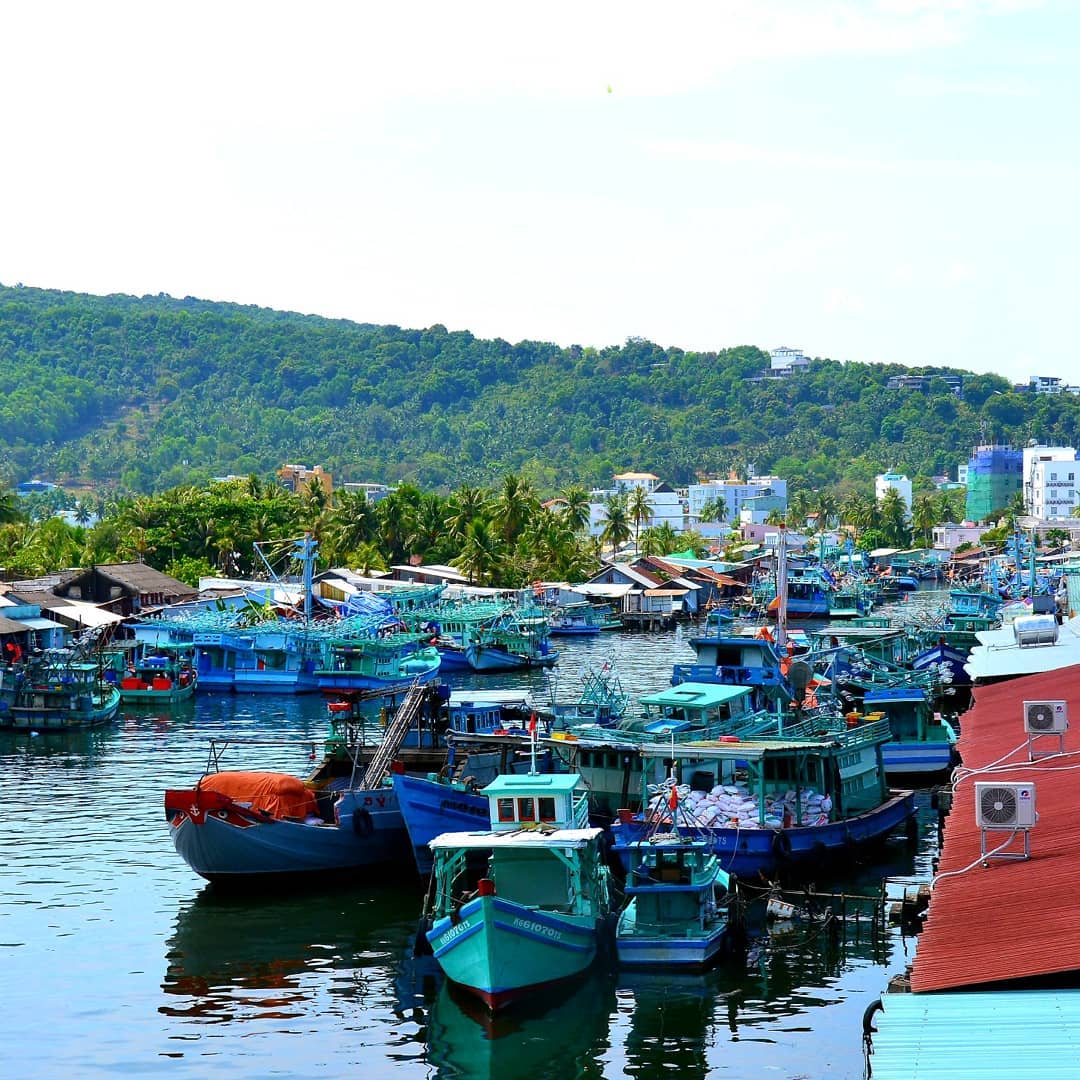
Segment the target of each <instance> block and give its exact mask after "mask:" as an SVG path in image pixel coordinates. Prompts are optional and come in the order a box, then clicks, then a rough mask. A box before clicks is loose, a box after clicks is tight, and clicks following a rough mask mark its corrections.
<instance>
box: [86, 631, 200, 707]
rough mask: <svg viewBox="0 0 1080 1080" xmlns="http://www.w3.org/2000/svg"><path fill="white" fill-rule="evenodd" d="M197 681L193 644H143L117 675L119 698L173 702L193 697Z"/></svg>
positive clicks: (122, 699)
mask: <svg viewBox="0 0 1080 1080" xmlns="http://www.w3.org/2000/svg"><path fill="white" fill-rule="evenodd" d="M108 674H110V673H107V675H106V677H108ZM198 683H199V673H198V672H197V671H196V670H195V649H194V646H192V645H172V644H162V645H155V646H147V647H146V648H145V649H142V650H140V651H138V652H137V654H136V655H135V656H133V657H132V659H131V663H130V665H129V666H128V667H127V669H126V670H125V672H124V674H123V675H122V676H121V677H120V682H119V689H120V700H121V701H124V702H139V703H140V704H151V703H152V704H157V705H175V704H176V703H177V702H178V701H187V700H188V699H189V698H191V697H193V696H194V694H195V688H196V686H198Z"/></svg>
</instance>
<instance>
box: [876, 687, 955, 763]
mask: <svg viewBox="0 0 1080 1080" xmlns="http://www.w3.org/2000/svg"><path fill="white" fill-rule="evenodd" d="M863 709H864V710H865V712H866V715H867V717H873V718H875V719H877V718H884V719H885V720H886V721H887V722H888V724H889V730H890V732H891V734H892V738H891V739H890V740H889V741H888V742H887V743H886V744H885V745H884V746H883V747H882V751H881V756H882V763H883V765H884V767H885V772H886V773H887V774H890V775H894V776H895V775H904V776H906V775H909V774H915V773H917V774H919V775H920V776H927V775H944V774H946V773H948V772H949V771H950V770H951V769H952V768H953V767H954V766H955V765H957V764H958V763H959V760H960V759H959V757H958V755H957V751H956V730H955V729H954V728H953V726H952V724H951V723H950V722H949V720H948V719H947V718H946V717H944V716H942V715H941V714H940V713H935V711H934V709H933V706H932V704H931V701H930V698H929V695H928V694H927V692H926V690H925V689H924V688H923V687H921V686H912V685H907V686H895V687H886V688H882V689H878V690H868V691H867V692H866V693H865V694H864V695H863Z"/></svg>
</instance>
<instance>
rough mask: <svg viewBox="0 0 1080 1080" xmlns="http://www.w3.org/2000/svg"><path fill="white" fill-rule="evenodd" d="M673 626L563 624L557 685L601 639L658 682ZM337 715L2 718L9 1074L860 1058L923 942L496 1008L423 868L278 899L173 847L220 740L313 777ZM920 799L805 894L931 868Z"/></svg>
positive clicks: (758, 958)
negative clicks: (861, 853) (888, 993)
mask: <svg viewBox="0 0 1080 1080" xmlns="http://www.w3.org/2000/svg"><path fill="white" fill-rule="evenodd" d="M917 599H918V600H919V601H921V602H922V603H923V604H924V605H925V606H929V605H930V604H931V602H933V603H936V602H937V598H934V599H933V601H931V598H930V597H929V596H926V597H923V596H921V595H920V597H918V598H917ZM686 636H687V635H686V634H685V633H683V634H678V633H667V634H660V635H620V634H612V635H604V636H603V637H602V638H601V639H600V640H593V641H590V642H580V641H579V642H575V641H573V640H572V639H571V640H569V641H568V642H567V641H565V639H564V642H562V643H560V647H561V648H562V649H563V655H562V659H561V660H560V671H561V675H560V682H561V686H560V695H561V696H564V697H566V696H570V695H571V694H572V692H573V685H574V683H575V682H576V679H577V676H578V673H579V672H580V671H581V670H582V668H583V667H584V666H585V665H586V663H588V662H590V661H592V660H595V659H597V658H603V657H606V656H608V655H613V656H614V659H615V662H616V664H617V667H618V671H619V672H620V675H621V677H622V680H623V683H624V686H625V687H626V688H627V689H628V690H630V691H632V692H634V693H644V692H648V691H652V690H656V689H660V688H662V687H663V686H664V685H665V684H666V680H667V677H668V674H669V673H670V668H671V665H672V663H674V662H677V661H680V660H688V659H691V658H692V656H693V652H692V650H691V649H690V647H689V646H688V645H687V644H686V642H685V637H686ZM502 679H503V681H504V683H505V684H510V685H522V684H524V683H529V684H530V685H532V686H533V688H534V690H536V691H537V692H538V695H539V694H542V693H543V692H544V688H545V686H546V683H545V676H544V675H543V674H537V675H536V676H535V677H532V678H521V677H517V676H514V677H509V676H503V677H502ZM484 685H498V683H497V682H495V681H494V680H493V679H489V681H488V682H487V683H485V684H484ZM326 729H327V724H326V714H325V707H324V705H323V703H322V701H321V699H320V698H318V697H317V696H316V697H303V698H270V697H257V696H230V695H204V696H200V697H198V698H196V700H195V701H194V702H192V703H188V704H187V705H186V706H181V707H180V708H178V709H177V710H176V711H174V712H172V713H168V714H160V715H148V714H146V713H145V712H139V711H135V710H127V711H125V712H124V713H123V715H122V716H121V718H120V719H119V720H118V722H117V723H116V724H115V725H113V726H112V727H109V728H107V729H105V730H102V731H97V732H91V733H87V734H83V735H68V736H53V735H49V736H38V737H33V736H30V735H23V734H19V735H14V734H11V733H0V805H2V806H3V808H4V811H3V816H2V819H0V1001H2V1002H3V1004H4V1023H3V1024H2V1025H0V1061H3V1063H4V1071H5V1073H6V1074H8V1075H12V1076H17V1075H33V1076H60V1075H63V1076H68V1077H71V1076H95V1075H110V1076H112V1075H117V1074H125V1075H128V1076H142V1075H153V1076H168V1075H173V1076H184V1077H188V1076H192V1077H194V1076H198V1077H203V1076H213V1075H228V1076H230V1077H237V1076H243V1077H263V1076H267V1077H269V1076H288V1077H308V1076H311V1077H320V1078H322V1080H325V1078H327V1077H336V1076H345V1075H365V1076H371V1077H383V1076H390V1075H393V1076H394V1077H399V1078H402V1080H408V1078H412V1077H417V1078H418V1077H424V1078H459V1077H460V1078H465V1077H479V1078H486V1077H497V1078H499V1080H515V1078H517V1077H523V1078H524V1077H534V1078H535V1077H551V1078H567V1077H605V1078H607V1077H635V1078H641V1080H649V1078H652V1077H660V1076H666V1075H669V1074H670V1073H671V1072H672V1071H673V1070H677V1072H678V1075H680V1076H681V1077H687V1078H696V1077H705V1076H730V1077H737V1078H745V1077H757V1076H762V1077H779V1078H785V1077H787V1078H795V1077H834V1078H835V1077H840V1078H858V1077H862V1076H863V1075H864V1062H863V1056H862V1046H861V1018H862V1013H863V1010H864V1009H865V1008H866V1006H867V1005H868V1004H869V1002H870V1001H871V1000H872V999H873V998H874V997H876V996H877V994H879V993H880V992H881V991H882V990H883V988H884V986H885V983H886V982H887V980H888V979H889V977H890V976H891V975H893V974H896V973H898V972H901V971H902V970H903V969H904V967H905V965H906V964H907V963H909V962H910V955H909V954H910V952H911V950H912V949H913V948H914V945H913V943H912V941H911V940H910V939H904V938H901V936H900V935H899V932H898V931H894V930H890V931H889V932H888V933H887V934H886V935H885V936H884V937H875V936H874V935H872V934H871V933H870V931H869V928H868V927H866V926H865V925H864V926H861V927H858V928H854V927H849V928H848V932H847V933H846V934H845V935H844V936H843V937H841V938H840V939H839V940H830V939H828V938H827V937H824V936H822V935H821V933H820V932H819V931H817V930H816V929H815V928H814V927H813V926H811V925H808V924H806V925H800V924H795V925H793V926H792V927H791V929H790V930H788V931H787V932H785V933H773V934H771V935H769V934H765V933H764V930H763V932H762V935H761V936H760V937H756V938H755V939H754V941H753V942H752V947H751V951H750V955H749V956H748V958H747V962H746V964H745V966H742V967H739V968H738V970H717V971H714V972H711V973H708V974H706V975H701V976H693V977H689V976H680V977H671V976H665V977H663V978H658V977H655V976H629V975H625V974H622V973H620V974H617V975H615V974H608V973H602V972H598V973H597V974H595V975H594V976H592V977H591V978H590V979H589V980H588V981H586V982H584V983H581V984H580V985H577V986H575V987H573V988H571V989H570V990H566V991H562V992H560V993H558V994H555V995H554V996H551V995H549V996H546V997H544V998H541V999H538V1000H537V1001H536V1002H535V1003H534V1005H533V1006H532V1007H530V1008H529V1009H526V1010H519V1011H517V1012H514V1013H512V1014H511V1015H509V1016H507V1017H500V1018H499V1019H498V1020H497V1022H495V1023H494V1024H493V1023H491V1022H490V1021H489V1020H487V1019H486V1018H485V1017H484V1016H483V1015H482V1014H478V1013H477V1011H476V1010H475V1009H474V1008H473V1006H472V1005H471V1004H470V1003H469V1002H468V1001H461V1000H459V998H458V996H457V995H456V994H455V993H453V992H452V991H451V989H450V987H449V986H448V985H446V984H445V982H444V981H443V980H442V979H441V978H440V977H439V975H438V972H437V968H436V967H435V966H434V964H433V962H432V961H431V960H430V958H428V959H414V958H413V957H412V955H411V954H412V944H413V940H414V936H415V932H416V925H417V918H418V915H419V912H420V907H421V901H422V896H421V894H422V887H421V885H420V883H419V882H417V881H412V880H409V879H408V878H405V879H400V878H399V879H387V880H377V879H373V880H372V881H370V882H367V883H365V884H364V885H358V886H350V887H343V888H342V887H339V888H336V889H333V890H327V891H319V892H305V893H302V894H293V895H286V896H278V895H271V894H267V895H256V896H250V895H248V896H243V897H235V896H228V895H221V894H220V893H217V892H216V891H215V890H214V889H213V888H211V887H210V886H207V885H206V884H205V883H204V882H203V881H202V880H201V879H200V878H198V877H197V876H196V875H195V874H193V873H192V872H191V871H190V870H189V869H188V867H187V866H186V865H185V864H184V863H183V862H182V861H181V860H180V858H179V857H178V856H177V855H176V853H175V851H174V850H173V847H172V844H171V842H170V840H169V837H168V829H167V826H166V822H165V818H164V812H163V808H162V795H163V792H164V789H165V788H166V787H178V786H185V785H187V784H189V783H190V782H192V781H193V780H194V779H195V778H196V777H197V776H198V775H199V773H200V772H201V771H202V769H203V766H204V764H205V762H206V756H207V748H208V743H209V740H210V739H211V738H212V737H218V736H224V735H231V736H240V737H247V738H256V737H257V738H265V739H271V738H274V737H284V738H287V739H289V740H291V741H292V745H290V746H288V747H279V748H271V747H261V748H259V749H258V750H257V751H245V753H244V754H243V755H242V756H241V755H238V756H237V757H236V758H235V759H233V761H232V764H233V766H234V767H240V766H241V765H252V764H254V765H256V766H265V767H273V768H280V769H282V770H286V771H291V772H296V773H303V772H304V771H306V770H307V769H308V768H309V767H310V765H311V756H312V754H313V753H316V754H317V753H318V752H319V749H320V747H321V741H322V738H323V736H324V735H325V733H326ZM301 740H310V743H309V744H307V745H299V743H300V741H301ZM226 760H227V761H228V759H226ZM921 806H922V809H921V812H920V829H919V839H918V841H917V843H916V844H914V845H911V844H909V843H908V842H907V841H905V839H904V838H903V837H897V838H896V839H895V840H893V841H890V842H889V844H888V846H887V847H886V849H885V850H884V852H883V853H882V856H881V859H880V861H878V862H875V863H873V864H869V865H866V866H861V867H853V868H852V871H851V875H850V876H849V877H848V878H846V879H844V880H839V881H835V882H819V883H818V887H819V888H822V889H824V888H826V887H835V888H837V889H845V890H846V891H848V892H859V893H876V892H877V890H878V887H879V883H880V880H881V878H882V877H883V876H885V875H904V876H922V877H928V876H929V869H930V860H931V859H932V857H933V855H934V853H935V851H936V840H937V833H936V820H935V819H933V817H932V815H931V812H930V810H929V797H928V796H926V797H923V798H922V799H921Z"/></svg>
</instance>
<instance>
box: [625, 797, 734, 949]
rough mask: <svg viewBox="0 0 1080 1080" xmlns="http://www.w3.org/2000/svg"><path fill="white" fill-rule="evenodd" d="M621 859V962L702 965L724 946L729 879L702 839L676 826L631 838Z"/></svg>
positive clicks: (728, 940)
mask: <svg viewBox="0 0 1080 1080" xmlns="http://www.w3.org/2000/svg"><path fill="white" fill-rule="evenodd" d="M673 790H674V789H673ZM674 799H675V801H676V802H677V796H674ZM673 810H675V807H673ZM626 859H627V862H628V864H629V869H628V870H627V873H626V884H625V886H624V892H625V894H626V905H625V906H624V908H623V910H622V912H621V913H620V915H619V921H618V924H617V926H616V928H615V952H616V956H617V957H618V961H619V964H620V965H621V966H623V967H649V968H654V969H655V968H676V969H685V968H705V967H707V966H709V965H710V964H711V963H713V962H714V961H715V960H716V959H717V957H719V956H720V954H721V952H722V951H723V949H724V946H725V944H727V945H728V946H729V948H730V946H731V944H732V942H733V940H734V937H735V929H734V927H732V926H731V925H730V923H729V911H730V907H731V903H732V900H733V897H734V881H733V879H732V878H731V877H730V876H729V875H728V874H727V873H726V872H725V871H724V870H722V869H721V868H720V862H719V860H718V858H717V856H716V854H715V853H714V852H713V850H712V846H711V845H710V843H709V842H708V840H704V839H699V838H697V837H695V836H694V835H693V833H692V832H691V833H689V834H687V833H686V832H684V831H680V830H679V829H678V826H676V827H675V829H674V830H673V831H671V832H657V833H654V834H653V835H652V836H650V837H649V838H648V839H646V840H634V841H631V843H630V844H629V845H628V850H627V852H626ZM729 934H730V936H729Z"/></svg>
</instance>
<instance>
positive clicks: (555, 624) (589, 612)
mask: <svg viewBox="0 0 1080 1080" xmlns="http://www.w3.org/2000/svg"><path fill="white" fill-rule="evenodd" d="M602 629H603V627H602V625H601V620H600V616H599V614H598V613H597V611H596V609H595V608H594V607H593V605H592V604H591V603H589V601H588V600H581V601H579V602H578V603H574V604H563V605H561V606H560V607H559V608H558V609H557V610H556V611H555V613H554V614H553V615H552V616H551V619H550V633H551V634H552V636H559V635H561V636H565V637H587V636H594V635H596V634H599V633H600V631H601V630H602Z"/></svg>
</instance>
